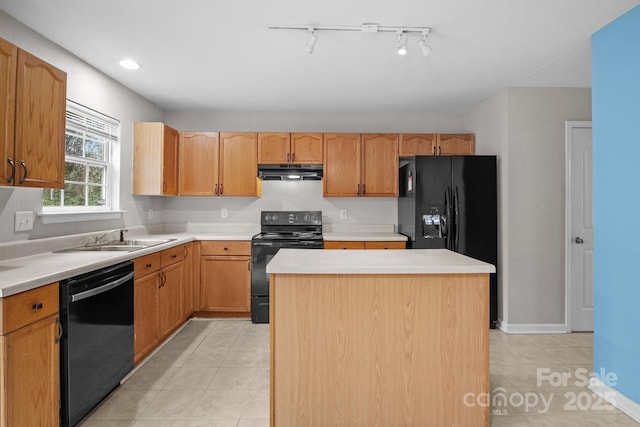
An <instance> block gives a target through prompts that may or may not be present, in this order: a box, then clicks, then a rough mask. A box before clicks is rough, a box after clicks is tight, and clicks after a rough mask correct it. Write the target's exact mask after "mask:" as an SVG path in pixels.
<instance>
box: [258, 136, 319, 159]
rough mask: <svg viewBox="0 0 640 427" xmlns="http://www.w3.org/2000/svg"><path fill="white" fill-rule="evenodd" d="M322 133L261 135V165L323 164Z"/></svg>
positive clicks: (259, 149)
mask: <svg viewBox="0 0 640 427" xmlns="http://www.w3.org/2000/svg"><path fill="white" fill-rule="evenodd" d="M322 154H323V153H322V134H321V133H285V132H279V133H274V132H271V133H267V132H264V133H259V134H258V163H259V164H267V165H268V164H286V163H295V164H304V165H314V164H315V165H318V164H322Z"/></svg>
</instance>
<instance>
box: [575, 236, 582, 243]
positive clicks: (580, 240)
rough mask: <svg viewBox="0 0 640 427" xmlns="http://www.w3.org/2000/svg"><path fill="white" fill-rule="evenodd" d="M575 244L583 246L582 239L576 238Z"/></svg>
mask: <svg viewBox="0 0 640 427" xmlns="http://www.w3.org/2000/svg"><path fill="white" fill-rule="evenodd" d="M575 242H576V243H577V244H579V245H581V244H583V243H584V240H583V239H582V237H576V240H575Z"/></svg>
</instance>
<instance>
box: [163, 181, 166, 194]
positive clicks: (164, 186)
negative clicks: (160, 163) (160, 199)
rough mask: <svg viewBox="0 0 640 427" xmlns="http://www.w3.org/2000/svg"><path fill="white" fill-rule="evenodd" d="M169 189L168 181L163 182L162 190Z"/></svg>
mask: <svg viewBox="0 0 640 427" xmlns="http://www.w3.org/2000/svg"><path fill="white" fill-rule="evenodd" d="M166 191H167V182H166V181H165V182H163V183H162V192H163V193H165V192H166Z"/></svg>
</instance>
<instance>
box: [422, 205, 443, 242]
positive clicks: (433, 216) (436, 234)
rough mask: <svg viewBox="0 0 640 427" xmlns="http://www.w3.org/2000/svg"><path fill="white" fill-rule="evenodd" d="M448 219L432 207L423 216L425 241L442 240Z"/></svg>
mask: <svg viewBox="0 0 640 427" xmlns="http://www.w3.org/2000/svg"><path fill="white" fill-rule="evenodd" d="M445 223H446V219H445V217H444V215H442V214H441V213H440V211H439V209H438V208H435V207H432V208H430V209H429V211H428V213H425V214H423V215H422V235H423V236H424V238H425V239H439V238H442V237H443V235H444V233H443V231H444V227H445V225H446V224H445Z"/></svg>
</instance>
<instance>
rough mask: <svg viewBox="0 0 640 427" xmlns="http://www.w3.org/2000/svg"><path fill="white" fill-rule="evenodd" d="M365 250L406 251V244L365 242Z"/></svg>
mask: <svg viewBox="0 0 640 427" xmlns="http://www.w3.org/2000/svg"><path fill="white" fill-rule="evenodd" d="M364 248H365V249H406V248H407V244H406V243H405V242H395V241H391V242H364Z"/></svg>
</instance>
